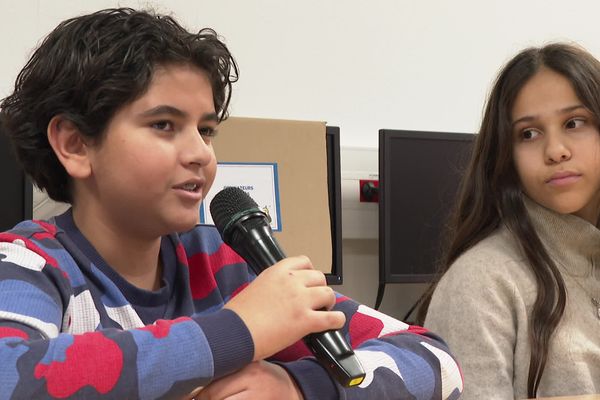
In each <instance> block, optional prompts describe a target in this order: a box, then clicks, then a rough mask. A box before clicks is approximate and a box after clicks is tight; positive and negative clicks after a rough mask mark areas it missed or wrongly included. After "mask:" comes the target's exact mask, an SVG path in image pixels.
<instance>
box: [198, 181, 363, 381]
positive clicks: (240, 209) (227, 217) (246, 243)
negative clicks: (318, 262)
mask: <svg viewBox="0 0 600 400" xmlns="http://www.w3.org/2000/svg"><path fill="white" fill-rule="evenodd" d="M210 214H211V216H212V218H213V221H214V223H215V226H216V227H217V230H218V231H219V233H220V234H221V237H222V238H223V241H224V242H225V243H226V244H227V245H229V246H230V247H231V248H232V249H233V250H235V251H236V252H237V253H238V254H239V255H240V256H242V257H243V258H244V259H245V260H246V262H247V263H248V265H250V267H251V268H252V269H253V270H254V272H255V273H256V274H257V275H258V274H260V273H261V272H262V271H264V270H265V269H267V268H268V267H270V266H271V265H273V264H275V263H277V262H278V261H280V260H283V259H284V258H285V253H284V252H283V250H282V249H281V247H280V246H279V244H278V243H277V240H275V238H274V237H273V232H272V231H271V226H270V224H269V223H270V218H269V216H267V214H265V213H264V212H263V211H261V210H260V209H259V208H258V205H257V204H256V202H255V201H254V200H253V199H252V197H250V195H248V194H247V193H246V192H244V191H243V190H241V189H239V188H237V187H227V188H225V189H223V190H221V191H220V192H219V193H217V194H216V195H215V197H214V198H213V200H212V202H211V204H210ZM304 342H305V343H306V345H307V346H308V348H309V349H310V350H311V351H312V353H313V354H314V355H315V357H316V358H317V360H318V361H319V362H320V363H321V365H322V366H323V367H324V368H325V369H326V370H327V371H328V372H329V373H330V374H331V375H332V376H333V377H334V378H335V379H336V380H337V381H338V382H339V383H340V384H341V385H343V386H346V387H351V386H356V385H360V383H361V382H362V381H363V380H364V378H365V372H364V370H363V367H362V365H361V364H360V362H359V361H358V358H357V357H356V355H355V354H354V351H353V350H352V348H351V347H350V346H349V345H348V343H347V342H346V340H345V339H344V337H343V336H342V334H341V332H340V331H338V330H329V331H325V332H318V333H311V334H309V335H308V336H306V337H305V338H304Z"/></svg>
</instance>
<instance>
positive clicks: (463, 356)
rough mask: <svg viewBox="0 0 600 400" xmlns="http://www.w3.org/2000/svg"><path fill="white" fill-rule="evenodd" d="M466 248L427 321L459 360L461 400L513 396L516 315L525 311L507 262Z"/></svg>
mask: <svg viewBox="0 0 600 400" xmlns="http://www.w3.org/2000/svg"><path fill="white" fill-rule="evenodd" d="M510 262H511V261H507V260H503V259H499V257H498V254H497V253H496V254H493V253H489V252H487V251H484V252H481V251H479V250H475V251H469V252H467V253H465V254H464V255H463V256H462V257H460V258H459V259H457V261H456V262H455V263H454V264H453V265H452V266H451V268H450V269H449V270H448V272H447V273H446V275H444V277H443V278H442V279H441V281H440V282H439V284H438V286H437V288H436V290H435V293H434V295H433V298H432V300H431V303H430V306H429V310H428V313H427V317H426V320H425V326H426V327H427V328H430V329H432V330H435V331H436V332H438V333H439V334H440V335H442V336H443V337H444V339H445V340H446V341H447V343H448V345H449V346H450V347H451V348H452V351H453V352H454V354H455V356H456V357H457V358H458V359H459V360H460V362H461V368H462V372H463V376H464V382H465V391H464V393H463V396H462V399H466V400H471V399H490V400H494V399H498V400H501V399H502V400H504V399H506V400H507V399H511V400H512V399H513V398H514V391H513V363H514V349H515V346H516V333H515V332H516V326H517V324H518V323H521V322H522V321H518V318H517V314H519V313H520V314H522V315H526V312H525V306H524V302H523V301H522V299H521V297H520V295H519V293H518V290H517V288H516V286H515V284H514V283H513V280H512V277H511V275H512V273H510V272H508V271H509V269H507V268H506V267H507V265H508V264H507V263H510Z"/></svg>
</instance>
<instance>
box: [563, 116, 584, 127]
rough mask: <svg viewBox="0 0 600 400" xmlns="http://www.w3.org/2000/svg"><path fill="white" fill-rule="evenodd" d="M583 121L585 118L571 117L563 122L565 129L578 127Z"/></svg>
mask: <svg viewBox="0 0 600 400" xmlns="http://www.w3.org/2000/svg"><path fill="white" fill-rule="evenodd" d="M584 123H585V120H584V119H583V118H573V119H570V120H568V121H567V123H566V124H565V127H566V128H567V129H575V128H580V127H582V126H583V124H584Z"/></svg>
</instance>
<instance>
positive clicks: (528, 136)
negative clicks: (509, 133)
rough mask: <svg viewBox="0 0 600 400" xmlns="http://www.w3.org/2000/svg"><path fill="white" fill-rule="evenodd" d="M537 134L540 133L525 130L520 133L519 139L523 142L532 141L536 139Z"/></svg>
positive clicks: (533, 130)
mask: <svg viewBox="0 0 600 400" xmlns="http://www.w3.org/2000/svg"><path fill="white" fill-rule="evenodd" d="M539 134H540V133H539V132H538V131H536V130H535V129H525V130H524V131H522V132H521V137H522V138H523V140H533V139H535V138H536V137H538V135H539Z"/></svg>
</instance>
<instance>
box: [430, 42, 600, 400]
mask: <svg viewBox="0 0 600 400" xmlns="http://www.w3.org/2000/svg"><path fill="white" fill-rule="evenodd" d="M598 121H600V62H598V61H597V60H596V59H595V58H594V57H592V56H591V55H590V54H588V53H587V52H586V51H584V50H582V49H580V48H578V47H575V46H572V45H567V44H550V45H547V46H544V47H541V48H529V49H526V50H524V51H522V52H520V53H519V54H518V55H517V56H515V57H514V58H513V59H512V60H511V61H510V62H509V63H508V64H507V65H506V66H505V67H504V69H503V70H502V71H501V72H500V75H499V77H498V79H497V80H496V82H495V84H494V87H493V89H492V91H491V94H490V97H489V100H488V102H487V106H486V108H485V113H484V117H483V122H482V124H481V129H480V131H479V135H478V137H477V140H476V145H475V150H474V152H473V156H472V160H471V163H470V166H469V168H468V171H467V173H466V175H465V178H464V181H463V185H462V188H461V191H460V194H459V201H458V203H457V207H456V210H455V214H454V217H453V221H452V222H451V231H452V234H451V236H450V237H451V243H450V246H449V248H448V251H447V253H446V257H445V260H444V261H445V263H444V268H443V271H444V272H445V273H444V274H443V276H442V277H441V279H440V280H439V282H437V285H435V284H434V285H433V286H432V288H430V290H429V292H428V293H426V295H425V296H424V301H423V303H422V307H421V310H420V319H421V320H422V318H423V316H424V314H425V313H426V319H425V326H426V327H428V328H429V329H432V330H435V331H437V332H439V333H440V335H442V336H443V337H444V338H445V339H446V340H447V342H448V344H449V346H450V347H451V348H452V349H453V351H454V352H455V355H456V356H457V358H458V359H459V360H461V364H462V369H463V373H464V381H465V391H464V393H463V398H464V399H467V400H468V399H512V398H525V397H536V396H558V395H567V394H584V393H598V392H600V330H599V329H598V328H599V327H600V272H599V271H598V268H597V267H596V265H597V264H598V263H599V261H600V231H599V230H598V228H597V224H598V216H599V209H600V208H599V206H600V134H599V127H598V123H599V122H598ZM434 289H435V291H434Z"/></svg>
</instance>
